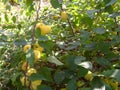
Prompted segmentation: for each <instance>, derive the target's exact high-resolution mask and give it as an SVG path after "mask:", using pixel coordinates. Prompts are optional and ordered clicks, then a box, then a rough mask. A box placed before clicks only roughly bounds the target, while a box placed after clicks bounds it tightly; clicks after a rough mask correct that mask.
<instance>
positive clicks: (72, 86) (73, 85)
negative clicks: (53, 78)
mask: <svg viewBox="0 0 120 90" xmlns="http://www.w3.org/2000/svg"><path fill="white" fill-rule="evenodd" d="M66 90H77V81H76V79H72V80H70V81H69V82H68V84H67V87H66Z"/></svg>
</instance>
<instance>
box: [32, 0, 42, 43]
mask: <svg viewBox="0 0 120 90" xmlns="http://www.w3.org/2000/svg"><path fill="white" fill-rule="evenodd" d="M40 8H41V0H39V7H38V9H37V10H36V14H37V16H36V19H35V24H34V27H33V32H32V44H34V43H35V26H36V24H37V21H38V18H39V11H40Z"/></svg>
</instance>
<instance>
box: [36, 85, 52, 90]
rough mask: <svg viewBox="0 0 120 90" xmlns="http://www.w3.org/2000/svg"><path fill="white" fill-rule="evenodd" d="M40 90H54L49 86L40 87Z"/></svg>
mask: <svg viewBox="0 0 120 90" xmlns="http://www.w3.org/2000/svg"><path fill="white" fill-rule="evenodd" d="M38 90H52V88H51V87H49V86H47V85H40V86H38Z"/></svg>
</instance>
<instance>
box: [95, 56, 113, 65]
mask: <svg viewBox="0 0 120 90" xmlns="http://www.w3.org/2000/svg"><path fill="white" fill-rule="evenodd" d="M95 62H97V63H98V64H100V65H102V66H103V67H108V66H110V65H111V63H110V61H108V60H107V59H105V58H103V57H100V58H96V59H95Z"/></svg>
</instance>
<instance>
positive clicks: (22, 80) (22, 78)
mask: <svg viewBox="0 0 120 90" xmlns="http://www.w3.org/2000/svg"><path fill="white" fill-rule="evenodd" d="M20 81H21V83H22V86H24V85H26V86H29V83H30V82H29V80H28V78H27V77H26V83H25V77H21V78H20Z"/></svg>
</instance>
